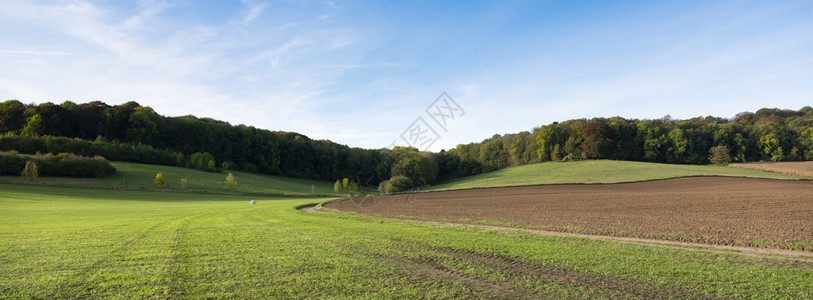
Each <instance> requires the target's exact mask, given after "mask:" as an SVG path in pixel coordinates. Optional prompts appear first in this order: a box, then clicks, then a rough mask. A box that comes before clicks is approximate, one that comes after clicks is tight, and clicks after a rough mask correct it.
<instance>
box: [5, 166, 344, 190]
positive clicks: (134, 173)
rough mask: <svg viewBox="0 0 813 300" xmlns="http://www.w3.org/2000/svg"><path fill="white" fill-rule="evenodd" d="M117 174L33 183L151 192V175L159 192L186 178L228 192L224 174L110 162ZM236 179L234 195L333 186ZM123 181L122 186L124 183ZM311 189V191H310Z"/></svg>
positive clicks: (9, 179) (13, 179)
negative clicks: (160, 180) (158, 178)
mask: <svg viewBox="0 0 813 300" xmlns="http://www.w3.org/2000/svg"><path fill="white" fill-rule="evenodd" d="M112 164H113V166H114V167H116V169H117V170H118V172H117V173H116V174H115V175H110V176H106V177H103V178H63V177H40V178H38V179H37V180H36V181H35V182H34V183H35V184H40V185H48V186H58V187H81V188H94V189H98V188H100V189H135V190H154V189H156V185H155V183H154V182H153V179H154V178H155V174H157V173H158V172H162V173H163V174H164V186H163V187H162V189H165V190H172V191H182V190H183V189H182V185H181V178H187V179H188V181H189V187H188V188H187V189H186V190H187V191H194V192H215V193H221V192H222V193H225V192H228V188H227V187H226V184H225V181H226V174H221V173H210V172H202V171H198V170H192V169H186V168H178V167H169V166H159V165H145V164H136V163H125V162H112ZM229 172H231V173H233V174H234V176H235V178H236V179H237V190H236V192H238V193H260V194H279V195H309V194H311V192H313V193H314V194H317V195H319V194H321V195H325V194H333V183H332V182H328V181H320V180H311V179H301V178H291V177H283V176H270V175H261V174H254V173H245V172H238V171H229ZM0 182H2V183H24V182H25V181H24V180H23V179H22V178H20V177H19V176H0ZM125 182H126V184H125ZM311 186H313V191H312V190H311Z"/></svg>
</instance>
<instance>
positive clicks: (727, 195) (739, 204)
mask: <svg viewBox="0 0 813 300" xmlns="http://www.w3.org/2000/svg"><path fill="white" fill-rule="evenodd" d="M325 207H327V208H331V209H337V210H341V211H355V212H359V213H363V214H370V215H377V216H385V217H404V216H411V217H419V218H425V219H444V220H453V221H462V222H473V221H482V220H494V221H500V222H509V223H522V224H527V225H530V226H533V227H539V228H543V229H548V230H557V231H571V232H582V233H592V234H607V235H621V236H639V237H648V238H660V239H670V240H681V241H695V242H704V243H714V244H728V245H741V246H743V245H744V246H767V247H778V248H797V249H800V248H802V249H806V250H813V249H811V246H810V245H813V181H785V180H769V179H752V178H728V177H694V178H679V179H669V180H659V181H650V182H637V183H621V184H596V185H543V186H525V187H507V188H489V189H473V190H457V191H442V192H430V193H416V194H412V195H395V196H384V197H378V198H373V197H367V198H366V199H363V198H357V199H352V200H346V201H340V202H334V203H328V204H326V205H325ZM794 243H795V244H794ZM800 244H801V246H800Z"/></svg>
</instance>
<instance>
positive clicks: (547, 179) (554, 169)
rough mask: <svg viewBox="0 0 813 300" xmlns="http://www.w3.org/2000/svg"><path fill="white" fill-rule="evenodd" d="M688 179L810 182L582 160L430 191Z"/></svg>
mask: <svg viewBox="0 0 813 300" xmlns="http://www.w3.org/2000/svg"><path fill="white" fill-rule="evenodd" d="M687 176H737V177H755V178H775V179H809V178H804V177H799V176H794V175H787V174H779V173H773V172H765V171H760V170H748V169H737V168H729V167H719V166H697V165H671V164H656V163H645V162H633V161H615V160H583V161H571V162H547V163H540V164H533V165H525V166H518V167H512V168H507V169H502V170H498V171H494V172H489V173H483V174H478V175H473V176H468V177H463V178H456V179H452V180H448V181H444V182H440V183H438V184H436V185H433V186H430V187H429V188H428V189H429V190H447V189H466V188H482V187H500V186H521V185H537V184H564V183H617V182H633V181H644V180H654V179H668V178H677V177H687Z"/></svg>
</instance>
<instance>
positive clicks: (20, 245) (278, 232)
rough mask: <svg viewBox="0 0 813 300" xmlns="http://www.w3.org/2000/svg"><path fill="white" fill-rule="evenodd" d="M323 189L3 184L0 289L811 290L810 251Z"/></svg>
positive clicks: (780, 294)
mask: <svg viewBox="0 0 813 300" xmlns="http://www.w3.org/2000/svg"><path fill="white" fill-rule="evenodd" d="M238 178H239V177H238ZM251 199H256V200H258V204H257V205H254V206H251V205H249V203H248V202H249V200H251ZM323 200H326V199H313V198H311V199H296V198H259V197H244V196H243V197H241V196H228V195H211V194H193V193H157V192H145V191H115V190H86V189H64V188H54V187H39V186H20V185H6V184H0V207H1V208H2V209H0V298H48V299H52V298H122V299H132V298H241V299H245V298H286V299H287V298H322V297H338V298H376V299H378V298H446V299H448V298H461V297H466V298H529V297H530V298H533V297H540V298H551V297H553V298H586V297H589V298H608V297H609V298H630V297H637V298H655V297H670V298H704V297H736V298H751V297H753V298H810V297H813V262H810V261H792V260H788V259H786V258H782V257H770V256H768V257H749V256H743V255H735V254H719V253H708V252H700V251H690V250H679V249H672V248H666V247H652V246H644V245H634V244H625V243H620V242H612V241H601V240H588V239H580V238H570V237H555V236H543V235H535V234H530V233H522V232H511V231H494V230H485V229H477V228H470V227H459V228H457V227H455V228H453V227H443V226H438V225H430V224H423V223H414V222H408V221H402V220H391V219H384V218H377V217H367V216H359V215H333V214H311V213H307V212H302V211H298V210H296V207H297V206H299V205H302V204H306V203H312V202H317V201H323Z"/></svg>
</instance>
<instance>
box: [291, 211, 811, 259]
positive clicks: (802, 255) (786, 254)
mask: <svg viewBox="0 0 813 300" xmlns="http://www.w3.org/2000/svg"><path fill="white" fill-rule="evenodd" d="M300 210H303V211H306V212H309V213H313V214H346V213H345V212H343V211H339V210H335V209H329V208H324V207H318V208H317V206H316V205H314V206H307V207H302V208H301V209H300ZM364 216H370V215H364ZM373 217H378V218H386V219H392V220H400V221H405V222H411V223H421V224H432V225H438V226H443V227H468V228H479V229H485V230H498V231H515V232H526V233H532V234H538V235H548V236H558V237H572V238H583V239H592V240H604V241H614V242H621V243H627V244H636V245H644V246H653V247H663V248H672V249H680V250H688V251H700V252H711V253H720V254H738V255H745V256H754V257H774V258H776V257H777V256H778V257H781V258H789V259H794V260H800V261H805V262H813V252H805V251H793V250H784V249H770V248H756V247H741V246H727V245H710V244H701V243H689V242H679V241H669V240H659V239H646V238H635V237H618V236H608V235H594V234H584V233H572V232H559V231H550V230H543V229H532V228H516V227H506V226H495V225H484V224H469V223H455V222H441V221H432V220H415V219H408V218H388V217H380V216H373Z"/></svg>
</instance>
